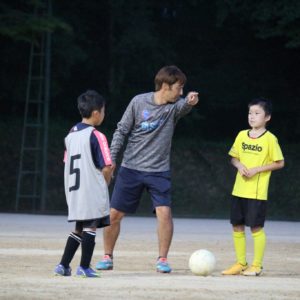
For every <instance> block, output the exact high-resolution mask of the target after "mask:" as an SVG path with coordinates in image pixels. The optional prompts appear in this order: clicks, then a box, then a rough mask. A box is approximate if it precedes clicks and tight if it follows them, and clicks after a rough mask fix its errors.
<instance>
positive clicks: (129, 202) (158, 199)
mask: <svg viewBox="0 0 300 300" xmlns="http://www.w3.org/2000/svg"><path fill="white" fill-rule="evenodd" d="M144 190H146V191H147V192H148V193H149V194H150V196H151V200H152V205H153V210H154V211H155V208H156V207H157V206H171V173H170V171H166V172H143V171H137V170H133V169H128V168H125V167H120V169H119V171H118V175H117V178H116V183H115V186H114V190H113V194H112V197H111V202H110V206H111V207H112V208H115V209H116V210H118V211H122V212H124V213H134V212H136V210H137V208H138V206H139V202H140V199H141V196H142V193H143V191H144Z"/></svg>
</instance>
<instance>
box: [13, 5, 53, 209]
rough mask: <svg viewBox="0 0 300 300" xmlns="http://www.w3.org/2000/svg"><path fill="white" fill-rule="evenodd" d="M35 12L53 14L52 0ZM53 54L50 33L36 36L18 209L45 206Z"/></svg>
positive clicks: (30, 70) (26, 114)
mask: <svg viewBox="0 0 300 300" xmlns="http://www.w3.org/2000/svg"><path fill="white" fill-rule="evenodd" d="M34 14H35V16H36V18H39V17H47V16H50V15H51V14H52V7H51V0H45V1H40V2H39V3H38V4H37V5H36V6H35V8H34ZM50 58H51V33H50V32H46V33H41V34H40V35H38V36H35V37H34V38H33V40H32V42H31V47H30V56H29V70H28V80H27V90H26V99H25V110H24V123H23V131H22V140H21V151H20V163H19V172H18V179H17V191H16V202H15V211H19V210H22V211H32V212H36V211H41V212H43V211H45V209H46V196H47V149H48V115H49V96H50Z"/></svg>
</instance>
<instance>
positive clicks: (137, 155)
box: [110, 92, 192, 172]
mask: <svg viewBox="0 0 300 300" xmlns="http://www.w3.org/2000/svg"><path fill="white" fill-rule="evenodd" d="M191 109H192V106H191V105H189V104H188V103H187V101H186V99H182V98H180V99H179V100H178V101H177V102H175V103H167V104H164V105H157V104H156V103H155V102H154V92H150V93H146V94H141V95H137V96H135V97H134V98H133V99H132V100H131V102H130V103H129V105H128V107H127V109H126V111H125V113H124V115H123V117H122V119H121V120H120V122H119V123H118V126H117V129H116V131H115V133H114V135H113V140H112V143H111V147H110V151H111V156H112V160H113V161H114V162H116V159H117V155H118V154H119V152H120V150H121V148H122V146H123V144H124V141H125V138H126V137H127V136H128V141H127V145H126V149H125V151H124V154H123V160H122V166H123V167H126V168H129V169H134V170H139V171H146V172H163V171H168V170H170V151H171V144H172V136H173V133H174V129H175V125H176V123H177V121H178V120H179V119H180V118H181V117H183V116H184V115H186V114H187V113H188V112H189V111H190V110H191Z"/></svg>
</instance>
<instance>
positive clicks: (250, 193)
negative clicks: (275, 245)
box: [222, 98, 284, 276]
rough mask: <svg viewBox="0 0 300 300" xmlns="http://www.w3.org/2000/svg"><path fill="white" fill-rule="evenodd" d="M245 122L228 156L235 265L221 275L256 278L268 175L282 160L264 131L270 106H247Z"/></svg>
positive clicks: (274, 140)
mask: <svg viewBox="0 0 300 300" xmlns="http://www.w3.org/2000/svg"><path fill="white" fill-rule="evenodd" d="M248 108H249V115H248V122H249V125H250V127H251V129H248V130H242V131H240V132H239V134H238V136H237V137H236V139H235V142H234V144H233V146H232V148H231V149H230V151H229V155H230V156H231V157H232V159H231V163H232V164H233V166H234V167H236V168H237V171H238V172H237V175H236V180H235V184H234V187H233V191H232V195H233V197H232V202H231V213H230V222H231V224H232V226H233V241H234V248H235V253H236V259H237V261H236V263H235V264H234V265H232V266H231V267H230V268H228V269H227V270H224V271H223V272H222V274H223V275H238V274H242V275H245V276H258V275H260V274H261V273H262V268H263V267H262V260H263V256H264V250H265V244H266V235H265V232H264V230H263V227H264V222H265V217H266V209H267V198H268V187H269V180H270V176H271V172H272V171H274V170H278V169H281V168H283V167H284V158H283V155H282V152H281V149H280V146H279V144H278V141H277V138H276V137H275V136H274V135H273V134H272V133H271V132H269V131H268V130H267V129H266V124H267V122H268V121H270V119H271V113H272V104H271V102H270V101H269V100H266V99H263V98H259V99H254V100H252V101H251V102H250V103H249V105H248ZM245 226H249V227H250V228H251V233H252V237H253V242H254V257H253V262H252V265H251V266H248V264H247V261H246V236H245Z"/></svg>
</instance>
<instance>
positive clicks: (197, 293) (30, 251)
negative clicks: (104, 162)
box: [0, 213, 300, 300]
mask: <svg viewBox="0 0 300 300" xmlns="http://www.w3.org/2000/svg"><path fill="white" fill-rule="evenodd" d="M174 225H175V233H174V238H173V242H172V246H171V250H170V254H169V262H170V263H171V265H172V267H173V272H172V273H171V274H159V273H156V271H155V260H156V257H157V237H156V219H155V218H150V217H149V218H141V217H125V219H124V220H123V223H122V231H121V235H120V238H119V240H118V243H117V247H116V251H115V259H114V264H115V267H114V270H113V271H106V272H102V276H101V278H95V279H94V278H93V279H91V278H77V277H76V276H71V277H59V276H54V275H53V268H54V267H55V265H56V264H57V263H58V262H59V260H60V258H61V255H62V252H63V249H64V245H65V241H66V238H67V236H68V234H69V232H70V231H71V230H72V228H73V223H67V221H66V216H44V215H26V214H4V213H2V214H1V213H0V263H1V268H0V299H22V300H25V299H105V300H106V299H118V300H120V299H125V300H127V299H141V300H143V299H146V300H150V299H180V300H181V299H184V300H185V299H255V300H260V299H264V300H265V299H280V300H282V299H300V222H275V221H268V222H267V223H266V228H265V230H266V234H267V248H266V253H265V260H264V273H263V275H262V276H260V277H244V276H222V275H221V274H220V272H221V271H222V270H223V269H224V268H226V267H228V266H229V265H230V264H232V263H233V262H234V251H233V245H232V240H231V227H230V224H229V223H228V221H227V220H212V219H174ZM96 243H97V244H96V248H95V252H94V257H93V260H92V264H93V266H95V264H96V262H97V261H98V260H99V259H100V258H101V256H102V254H103V250H102V248H103V242H102V230H99V231H98V235H97V238H96ZM198 249H207V250H210V251H212V252H213V253H214V255H215V256H216V259H217V265H216V269H215V270H214V272H213V273H212V275H210V276H207V277H201V276H195V275H193V274H192V273H191V272H190V270H189V268H188V260H189V257H190V255H191V254H192V253H193V252H194V251H195V250H198ZM80 253H81V251H80V249H79V251H78V252H77V254H76V256H75V257H74V260H73V262H72V265H71V266H72V269H73V271H75V270H76V267H77V265H78V262H79V259H80ZM252 255H253V243H252V239H251V235H250V232H249V231H247V256H248V261H249V262H250V263H251V260H252ZM74 273H75V272H74Z"/></svg>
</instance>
